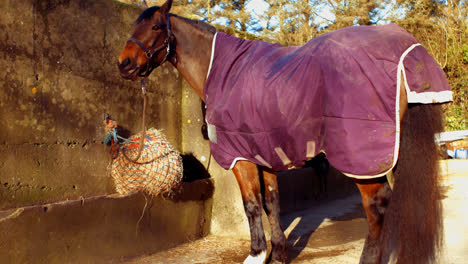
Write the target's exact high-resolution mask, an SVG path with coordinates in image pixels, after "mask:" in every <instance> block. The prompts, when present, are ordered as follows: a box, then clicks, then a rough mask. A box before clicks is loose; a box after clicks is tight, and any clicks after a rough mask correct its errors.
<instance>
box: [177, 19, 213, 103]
mask: <svg viewBox="0 0 468 264" xmlns="http://www.w3.org/2000/svg"><path fill="white" fill-rule="evenodd" d="M171 24H172V31H173V33H174V36H175V39H176V52H175V53H176V58H177V61H171V62H172V64H173V65H174V66H175V67H176V68H177V70H178V71H179V73H180V74H181V75H182V76H183V77H184V79H185V80H186V81H187V82H188V83H189V84H190V86H191V87H192V88H193V89H194V90H195V92H196V93H197V94H198V95H199V96H200V98H202V99H204V98H203V88H204V87H205V82H206V76H207V73H208V67H209V64H210V58H211V45H212V41H213V37H214V34H213V33H212V32H209V31H207V30H204V29H202V28H199V27H197V26H196V25H194V24H191V23H190V22H189V21H188V20H186V19H184V18H180V17H177V16H171Z"/></svg>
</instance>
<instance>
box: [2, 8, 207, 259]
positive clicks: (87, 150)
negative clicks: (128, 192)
mask: <svg viewBox="0 0 468 264" xmlns="http://www.w3.org/2000/svg"><path fill="white" fill-rule="evenodd" d="M0 12H1V13H2V15H1V16H0V65H1V67H2V70H1V71H0V87H1V88H0V90H1V91H2V92H1V93H0V233H1V234H2V235H1V236H0V263H31V262H34V263H103V262H115V261H116V260H119V259H121V258H128V257H131V256H136V255H141V254H149V253H152V252H156V251H159V250H163V249H165V248H168V247H171V246H174V245H177V244H179V243H183V242H186V241H189V240H193V239H197V238H200V237H201V236H204V235H206V234H207V233H208V231H209V226H210V225H209V223H210V216H211V204H212V195H213V184H212V182H211V180H209V179H205V180H198V181H194V180H195V179H199V178H206V176H207V175H206V172H205V171H204V170H203V168H202V167H200V164H199V162H198V161H197V160H194V159H193V158H192V157H191V156H190V155H185V156H184V177H185V178H186V179H187V180H188V181H191V182H190V183H184V184H183V185H182V188H181V189H180V190H179V191H178V192H177V193H176V195H175V196H171V197H170V198H162V197H158V198H154V199H150V200H149V201H148V207H147V210H146V212H145V215H144V217H143V218H142V220H141V222H140V225H139V229H138V231H139V232H138V233H139V235H138V236H137V235H136V234H135V231H136V230H137V223H138V220H139V217H140V216H141V215H142V213H143V208H144V205H145V199H144V198H143V196H142V195H136V196H135V195H133V196H130V197H114V196H113V195H110V196H109V194H112V193H114V192H115V191H114V184H113V182H112V179H111V178H110V176H109V175H108V174H107V166H108V164H109V162H110V156H109V153H108V147H106V146H104V144H103V139H104V127H103V121H102V115H103V113H104V112H107V113H109V114H110V115H111V116H112V117H113V119H115V120H117V121H118V122H119V124H120V125H121V126H122V127H123V128H124V129H125V130H128V131H129V133H132V134H133V133H137V132H140V129H141V124H140V122H141V117H142V109H141V108H142V100H141V94H140V91H141V88H140V85H139V83H138V82H130V81H125V80H123V79H122V78H121V77H120V75H119V73H118V70H117V65H116V61H117V57H118V55H119V54H120V51H121V49H122V48H123V46H124V45H125V43H126V40H127V38H128V37H129V34H130V25H131V24H132V23H133V21H134V20H135V19H136V17H137V16H138V15H139V13H140V12H141V10H140V9H138V8H135V7H132V6H128V5H125V4H122V3H120V2H117V1H113V0H6V1H0ZM182 82H183V81H182V78H181V77H180V76H179V74H178V73H177V72H176V71H175V70H174V69H173V68H172V67H171V66H170V65H165V66H163V67H161V68H160V69H158V70H157V71H155V72H154V73H153V74H152V75H151V78H149V81H148V85H147V86H148V87H147V88H148V109H147V111H146V120H147V127H148V128H149V127H156V128H159V129H164V133H165V134H166V136H167V137H168V139H169V141H171V143H172V144H173V145H174V146H175V147H176V148H177V149H178V150H182V149H181V147H182V144H181V142H182V136H181V134H182V133H181V96H182Z"/></svg>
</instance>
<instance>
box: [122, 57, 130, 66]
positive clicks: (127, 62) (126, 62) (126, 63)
mask: <svg viewBox="0 0 468 264" xmlns="http://www.w3.org/2000/svg"><path fill="white" fill-rule="evenodd" d="M128 64H130V59H129V58H126V59H125V60H123V61H122V63H121V64H120V66H121V67H125V66H127V65H128Z"/></svg>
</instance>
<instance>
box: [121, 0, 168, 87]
mask: <svg viewBox="0 0 468 264" xmlns="http://www.w3.org/2000/svg"><path fill="white" fill-rule="evenodd" d="M171 6H172V0H168V1H166V3H164V4H163V5H162V6H161V7H158V6H153V7H150V8H147V9H146V10H145V11H143V13H142V14H141V15H140V16H139V17H138V18H137V20H136V21H135V23H134V24H133V25H132V35H131V37H130V38H129V39H128V41H127V43H126V44H125V47H124V49H123V50H122V52H121V54H120V56H119V60H118V62H117V65H118V67H119V71H120V74H121V75H122V77H123V78H126V79H131V80H136V79H137V78H138V77H139V76H141V77H146V76H148V75H150V74H151V72H152V71H153V70H154V69H155V68H157V67H158V66H159V65H161V64H163V63H164V62H165V61H166V60H168V59H170V56H171V55H172V53H173V42H174V37H173V35H172V31H171V26H170V20H169V10H170V9H171Z"/></svg>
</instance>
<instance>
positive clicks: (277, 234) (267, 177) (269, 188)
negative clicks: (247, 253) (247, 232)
mask: <svg viewBox="0 0 468 264" xmlns="http://www.w3.org/2000/svg"><path fill="white" fill-rule="evenodd" d="M262 176H263V177H262V179H263V185H264V188H263V198H264V200H263V207H264V209H265V212H266V213H267V215H268V221H269V222H270V227H271V245H272V257H271V262H270V263H286V257H287V254H286V237H285V235H284V232H283V229H282V228H281V224H280V202H279V190H278V181H277V178H276V173H275V172H274V171H271V170H267V169H263V171H262Z"/></svg>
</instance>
